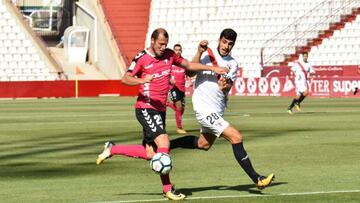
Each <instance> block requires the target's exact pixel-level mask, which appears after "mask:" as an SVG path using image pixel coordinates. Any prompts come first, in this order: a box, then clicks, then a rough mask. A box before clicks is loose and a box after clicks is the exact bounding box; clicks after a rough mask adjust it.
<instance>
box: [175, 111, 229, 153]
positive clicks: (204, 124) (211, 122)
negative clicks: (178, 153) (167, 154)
mask: <svg viewBox="0 0 360 203" xmlns="http://www.w3.org/2000/svg"><path fill="white" fill-rule="evenodd" d="M195 115H196V119H197V120H198V122H199V124H200V125H201V129H200V136H199V137H196V136H194V135H187V136H184V137H179V138H176V139H173V140H171V141H170V149H176V148H185V149H202V150H209V149H210V148H211V146H212V145H213V144H214V142H215V140H216V137H218V136H220V134H221V132H222V130H221V129H220V130H217V128H218V127H217V125H219V126H224V125H226V124H222V123H221V120H219V119H220V118H221V116H220V115H218V114H217V113H215V112H210V113H207V112H205V113H204V112H197V113H196V114H195ZM214 117H215V118H214ZM221 119H222V118H221ZM218 120H219V121H218ZM222 120H223V119H222ZM213 128H214V129H213ZM214 130H215V131H216V132H217V133H214Z"/></svg>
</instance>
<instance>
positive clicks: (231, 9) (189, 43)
mask: <svg viewBox="0 0 360 203" xmlns="http://www.w3.org/2000/svg"><path fill="white" fill-rule="evenodd" d="M357 7H359V2H358V1H354V0H353V1H350V0H345V1H340V0H325V1H324V0H294V1H287V0H266V1H265V0H262V1H251V0H228V1H224V0H210V1H205V0H194V1H187V0H177V1H173V0H161V1H160V0H153V1H152V3H151V11H150V21H149V29H148V34H147V38H146V42H145V44H146V45H147V44H148V43H149V40H150V34H151V32H152V31H153V30H154V29H155V28H157V27H164V28H166V29H168V30H169V32H170V43H169V44H170V46H171V45H172V44H175V43H180V44H182V45H183V56H184V57H186V58H189V59H190V58H191V57H192V56H193V54H194V53H195V50H196V46H197V44H198V42H199V41H200V40H202V39H208V40H209V42H210V44H212V45H215V44H216V41H217V39H218V35H219V33H220V31H221V30H222V29H224V28H227V27H232V28H234V29H235V30H236V31H237V32H238V35H239V36H238V40H237V45H236V46H235V48H234V50H233V52H234V56H235V57H236V58H238V59H239V61H240V66H242V67H243V68H244V76H245V77H249V76H251V77H253V76H255V77H256V76H259V74H260V71H259V70H260V65H259V64H260V62H261V55H260V51H261V48H263V47H264V43H266V42H267V40H268V39H271V40H270V41H271V43H268V44H267V47H266V51H267V53H268V55H273V54H274V53H276V52H277V51H278V50H280V51H279V53H278V54H277V55H274V57H273V59H272V60H269V62H268V63H276V62H277V63H278V64H280V63H281V62H286V64H287V62H290V61H291V60H295V59H296V57H297V56H294V57H291V58H290V57H289V59H286V57H287V55H291V54H295V53H296V50H298V49H299V47H301V46H305V45H307V43H308V40H309V39H316V38H317V37H318V36H319V34H320V33H321V32H322V31H326V30H328V29H329V26H330V24H331V23H336V22H339V21H341V19H342V16H344V15H350V14H352V8H357ZM356 15H357V14H356ZM279 33H280V34H279ZM297 35H300V36H297ZM274 36H275V38H274ZM300 37H301V38H300ZM327 37H329V36H327ZM294 39H296V40H294ZM288 44H290V45H288ZM265 46H266V45H265ZM310 48H311V47H310ZM285 60H288V61H285ZM345 60H346V59H345ZM324 63H332V61H331V60H329V61H324Z"/></svg>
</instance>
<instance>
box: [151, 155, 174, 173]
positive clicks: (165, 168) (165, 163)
mask: <svg viewBox="0 0 360 203" xmlns="http://www.w3.org/2000/svg"><path fill="white" fill-rule="evenodd" d="M150 167H151V169H152V170H153V171H155V172H156V173H158V174H162V175H166V174H169V173H170V171H171V169H172V160H171V157H170V155H169V154H166V153H156V154H155V155H154V156H153V157H152V159H151V161H150Z"/></svg>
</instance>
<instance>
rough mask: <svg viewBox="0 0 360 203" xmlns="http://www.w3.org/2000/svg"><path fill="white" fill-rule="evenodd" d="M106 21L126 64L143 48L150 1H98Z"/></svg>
mask: <svg viewBox="0 0 360 203" xmlns="http://www.w3.org/2000/svg"><path fill="white" fill-rule="evenodd" d="M100 4H101V6H102V8H103V11H104V14H105V16H106V19H107V21H108V23H109V25H110V28H111V31H112V34H113V36H114V38H115V40H116V42H117V45H118V47H119V49H120V50H121V52H122V54H123V55H124V58H125V61H126V64H127V65H129V64H130V62H131V60H132V59H133V58H134V57H135V56H136V55H137V54H138V53H139V52H140V51H141V50H142V49H143V48H144V41H145V36H146V32H147V27H148V21H149V12H150V1H144V0H132V1H127V0H100Z"/></svg>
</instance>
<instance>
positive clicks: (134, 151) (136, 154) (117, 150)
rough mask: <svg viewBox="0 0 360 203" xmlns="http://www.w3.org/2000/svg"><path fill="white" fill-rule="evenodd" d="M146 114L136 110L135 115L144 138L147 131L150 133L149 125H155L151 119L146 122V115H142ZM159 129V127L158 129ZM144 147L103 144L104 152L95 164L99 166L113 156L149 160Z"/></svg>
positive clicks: (149, 155)
mask: <svg viewBox="0 0 360 203" xmlns="http://www.w3.org/2000/svg"><path fill="white" fill-rule="evenodd" d="M143 111H144V112H146V109H136V110H135V114H136V118H137V119H138V121H139V122H140V124H141V125H142V127H143V133H144V136H146V132H147V131H151V129H150V126H149V123H148V122H150V123H155V122H154V121H153V120H152V119H153V118H150V117H149V118H150V120H148V117H147V115H148V113H146V114H144V112H143ZM158 128H160V127H158ZM144 146H145V145H125V144H119V145H115V144H114V143H113V142H111V141H109V142H106V143H105V147H104V151H103V152H102V153H101V154H99V156H98V158H97V160H96V164H97V165H99V164H101V163H103V162H104V161H105V160H106V159H108V158H110V157H112V156H113V155H123V156H128V157H132V158H140V159H145V160H149V159H150V158H151V157H152V156H151V153H150V154H149V152H148V150H147V149H146V148H145V147H144Z"/></svg>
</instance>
